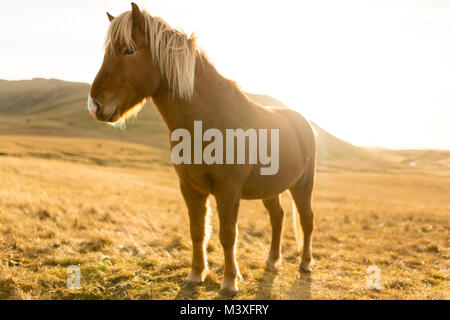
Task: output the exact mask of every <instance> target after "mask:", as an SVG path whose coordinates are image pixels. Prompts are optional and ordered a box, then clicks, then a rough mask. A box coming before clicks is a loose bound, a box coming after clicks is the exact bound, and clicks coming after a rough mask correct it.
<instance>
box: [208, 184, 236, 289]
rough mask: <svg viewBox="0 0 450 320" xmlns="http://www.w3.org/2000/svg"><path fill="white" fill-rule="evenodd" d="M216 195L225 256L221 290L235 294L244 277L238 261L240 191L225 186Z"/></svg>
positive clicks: (220, 235)
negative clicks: (237, 239)
mask: <svg viewBox="0 0 450 320" xmlns="http://www.w3.org/2000/svg"><path fill="white" fill-rule="evenodd" d="M215 197H216V202H217V211H218V213H219V220H220V232H219V237H220V243H221V244H222V247H223V252H224V258H225V259H224V272H223V275H224V279H223V282H222V286H221V290H222V291H223V292H224V293H227V294H228V293H231V294H235V293H237V291H238V279H239V278H242V277H241V274H240V272H239V268H238V265H237V263H236V237H237V224H236V222H237V215H238V211H239V202H240V193H239V192H238V191H237V190H234V189H233V188H223V189H222V191H221V192H218V193H217V194H215Z"/></svg>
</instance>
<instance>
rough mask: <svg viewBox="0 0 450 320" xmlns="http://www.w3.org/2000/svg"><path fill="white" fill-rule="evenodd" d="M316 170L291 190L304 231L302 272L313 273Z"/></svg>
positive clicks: (311, 171) (308, 173)
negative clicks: (313, 200) (312, 251)
mask: <svg viewBox="0 0 450 320" xmlns="http://www.w3.org/2000/svg"><path fill="white" fill-rule="evenodd" d="M314 174H315V170H314V168H311V169H310V172H307V173H306V174H305V176H304V177H303V178H302V179H301V180H300V181H299V183H298V184H297V185H296V186H294V187H293V188H291V189H290V192H291V195H292V198H294V201H295V205H296V206H297V209H298V212H299V214H300V222H301V225H302V229H303V254H302V262H301V264H300V271H301V272H311V267H310V263H311V260H312V254H311V235H312V232H313V228H314V213H313V211H312V208H311V202H312V191H313V187H314Z"/></svg>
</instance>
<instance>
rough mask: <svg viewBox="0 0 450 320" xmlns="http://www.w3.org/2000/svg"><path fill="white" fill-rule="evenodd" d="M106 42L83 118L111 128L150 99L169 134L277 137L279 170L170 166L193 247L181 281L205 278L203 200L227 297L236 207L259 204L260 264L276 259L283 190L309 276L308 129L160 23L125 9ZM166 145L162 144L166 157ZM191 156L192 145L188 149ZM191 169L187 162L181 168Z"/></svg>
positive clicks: (233, 278)
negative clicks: (213, 222) (214, 221)
mask: <svg viewBox="0 0 450 320" xmlns="http://www.w3.org/2000/svg"><path fill="white" fill-rule="evenodd" d="M108 17H109V19H110V21H111V25H110V28H109V31H108V34H107V39H106V43H105V44H106V52H105V56H104V61H103V65H102V67H101V69H100V71H99V73H98V75H97V77H96V78H95V80H94V82H93V84H92V87H91V90H90V97H89V102H88V109H89V112H90V113H91V114H92V116H93V117H94V118H95V119H97V120H100V121H105V122H108V123H112V124H115V125H121V124H123V123H124V121H125V120H126V119H127V118H128V117H129V116H130V115H132V114H134V113H136V112H137V111H138V110H139V108H140V106H141V105H142V102H143V101H144V100H145V99H149V98H151V99H152V100H153V102H154V104H155V105H156V107H157V109H158V111H159V113H160V114H161V116H162V118H163V119H164V121H165V123H166V125H167V128H168V130H169V134H172V133H173V132H174V131H176V130H177V129H185V130H187V131H188V132H189V133H191V134H192V135H194V122H195V121H202V124H203V128H204V129H205V130H206V129H213V128H214V129H216V130H219V131H220V132H222V133H225V132H226V130H227V129H228V128H243V129H248V128H254V129H256V130H259V129H278V130H279V146H278V147H279V148H278V150H279V170H278V172H277V173H276V174H274V175H261V174H260V169H261V168H262V167H263V165H262V164H261V163H257V164H249V163H247V164H218V163H214V164H210V165H207V164H186V163H185V164H183V163H182V164H177V165H175V170H176V172H177V174H178V176H179V180H180V188H181V192H182V195H183V198H184V200H185V202H186V205H187V207H188V211H189V218H190V231H191V237H192V243H193V261H192V270H191V273H190V274H189V276H188V279H187V281H188V282H203V281H204V280H205V277H206V276H207V274H208V265H207V259H206V253H205V247H206V241H207V240H206V238H207V236H206V235H205V233H206V229H207V225H206V224H207V211H208V210H207V198H208V196H209V195H213V196H214V197H215V199H216V203H217V210H218V214H219V220H220V242H221V244H222V246H223V251H224V256H225V261H224V264H225V266H224V280H223V283H222V287H221V288H222V290H224V291H229V292H232V293H234V292H237V290H238V288H237V284H238V278H239V277H240V273H239V269H238V266H237V263H236V258H235V256H236V236H237V225H236V220H237V215H238V209H239V203H240V200H241V199H262V201H263V203H264V206H265V207H266V208H267V210H268V212H269V214H270V222H271V225H272V243H271V248H270V253H269V257H268V260H267V264H268V265H269V266H276V265H277V264H278V263H279V262H280V260H281V253H280V250H281V233H282V225H283V219H284V212H283V209H282V208H281V206H280V199H279V197H280V194H281V193H282V192H284V191H285V190H289V191H290V193H291V195H292V197H293V199H294V201H295V205H296V207H297V209H298V211H299V213H300V222H301V226H302V228H303V254H302V261H301V264H300V271H303V272H309V271H310V262H311V234H312V231H313V220H314V218H313V211H312V209H311V197H312V190H313V185H314V177H315V163H316V141H315V135H314V131H313V129H312V127H311V125H310V123H309V122H308V121H307V120H305V119H304V118H303V117H302V116H301V115H299V114H298V113H296V112H294V111H292V110H290V109H287V108H266V107H263V106H260V105H258V104H257V103H255V102H254V101H252V100H251V99H249V98H248V97H247V96H246V95H245V94H244V93H243V92H242V91H241V90H240V89H239V88H238V87H237V85H236V84H235V83H234V82H232V81H230V80H228V79H225V78H224V77H223V76H221V75H220V74H219V73H218V72H217V70H216V69H215V67H214V66H213V65H212V64H211V63H210V62H209V61H208V59H207V58H206V56H205V54H204V53H203V52H202V51H201V50H200V49H199V48H198V47H197V45H196V41H195V37H193V36H191V37H188V36H187V35H186V34H185V33H183V32H181V31H179V30H176V29H173V28H171V27H170V26H169V25H168V24H167V23H166V22H164V21H163V20H162V19H160V18H157V17H153V16H151V15H150V14H149V13H147V12H146V11H141V10H140V9H139V8H138V6H137V5H135V4H134V3H132V10H131V11H128V12H124V13H122V14H121V15H120V16H118V17H116V18H114V17H113V16H111V15H110V14H108ZM174 146H175V142H174V141H171V149H173V148H174ZM192 147H193V148H194V142H192ZM191 163H192V162H191Z"/></svg>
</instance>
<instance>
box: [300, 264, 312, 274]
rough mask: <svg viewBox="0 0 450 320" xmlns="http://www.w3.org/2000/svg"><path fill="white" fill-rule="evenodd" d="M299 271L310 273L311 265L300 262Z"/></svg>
mask: <svg viewBox="0 0 450 320" xmlns="http://www.w3.org/2000/svg"><path fill="white" fill-rule="evenodd" d="M299 270H300V273H304V274H310V273H311V272H312V269H311V266H310V265H309V263H301V264H300V269H299Z"/></svg>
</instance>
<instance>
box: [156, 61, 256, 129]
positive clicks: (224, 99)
mask: <svg viewBox="0 0 450 320" xmlns="http://www.w3.org/2000/svg"><path fill="white" fill-rule="evenodd" d="M153 101H154V103H155V104H156V106H157V108H158V110H159V112H160V114H161V115H162V117H163V119H164V121H165V122H166V124H167V126H168V128H169V130H170V131H173V130H175V129H178V128H191V127H192V125H193V122H194V121H198V120H201V121H203V122H205V123H207V125H208V126H209V127H217V128H220V127H226V126H228V127H231V128H232V127H233V126H234V125H235V124H236V119H239V118H240V115H242V117H248V115H249V113H251V109H252V107H253V103H252V102H250V101H249V100H248V98H247V96H246V95H245V94H244V93H243V92H242V91H241V90H240V89H239V88H238V87H237V86H236V84H235V83H234V82H232V81H230V80H228V79H225V78H224V77H223V76H221V75H220V74H219V73H218V72H217V70H216V69H215V68H214V66H213V65H212V64H211V63H210V62H209V61H207V59H204V58H203V59H202V58H200V57H198V58H197V63H196V70H195V88H194V95H193V97H192V99H191V100H190V101H187V100H186V99H181V98H178V97H174V95H173V92H171V90H169V88H168V85H167V84H166V83H164V82H163V84H162V85H161V87H160V88H159V90H158V91H157V93H156V94H155V95H154V96H153Z"/></svg>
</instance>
